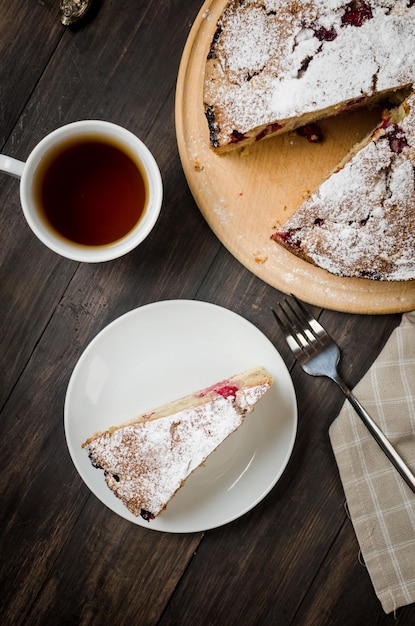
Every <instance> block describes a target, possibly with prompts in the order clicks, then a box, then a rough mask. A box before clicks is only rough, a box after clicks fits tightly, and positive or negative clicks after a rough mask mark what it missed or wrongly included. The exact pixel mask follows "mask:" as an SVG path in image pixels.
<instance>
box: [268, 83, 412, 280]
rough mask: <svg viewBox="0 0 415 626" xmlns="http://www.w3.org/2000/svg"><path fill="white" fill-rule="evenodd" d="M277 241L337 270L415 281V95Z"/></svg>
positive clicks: (358, 148)
mask: <svg viewBox="0 0 415 626" xmlns="http://www.w3.org/2000/svg"><path fill="white" fill-rule="evenodd" d="M337 170H338V171H336V172H334V173H333V174H332V175H331V176H330V177H329V178H328V179H326V180H325V181H324V182H323V183H322V184H321V185H320V187H319V188H318V189H317V190H316V191H315V192H314V193H313V194H312V195H311V196H310V198H308V199H307V200H306V201H305V202H304V204H303V205H302V206H301V207H300V208H299V209H297V211H296V212H295V213H294V215H293V217H291V219H289V220H288V221H287V222H285V223H284V224H283V227H282V228H281V229H279V230H278V232H276V233H275V234H274V235H273V236H272V238H273V239H274V240H275V241H276V242H277V243H279V244H281V245H283V246H284V247H285V248H287V249H288V250H289V251H290V252H293V253H294V254H296V255H297V256H299V257H301V258H303V259H304V260H306V261H308V262H310V263H313V264H314V265H317V266H319V267H321V268H323V269H325V270H327V271H329V272H331V273H332V274H335V275H338V276H344V277H358V278H371V279H374V280H385V281H386V280H388V281H405V280H414V279H415V94H414V95H411V96H409V97H408V99H407V100H406V101H405V102H404V103H403V104H402V105H401V106H400V107H397V108H395V109H393V110H392V111H388V112H385V114H384V120H383V122H382V124H380V125H379V126H378V128H377V129H376V130H375V131H374V132H373V133H371V134H370V135H369V136H368V137H367V138H366V139H365V140H364V141H363V142H362V143H360V144H359V145H357V146H355V148H354V150H353V152H352V154H351V155H349V156H348V157H347V158H346V159H345V162H344V163H342V164H340V165H339V166H338V168H337Z"/></svg>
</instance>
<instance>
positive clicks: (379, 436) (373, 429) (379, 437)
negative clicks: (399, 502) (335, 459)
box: [335, 378, 415, 493]
mask: <svg viewBox="0 0 415 626" xmlns="http://www.w3.org/2000/svg"><path fill="white" fill-rule="evenodd" d="M335 382H336V383H337V384H338V385H339V387H340V389H341V390H342V391H343V393H344V395H345V396H346V398H347V399H348V400H349V402H350V404H351V405H352V407H353V408H354V410H355V411H356V413H357V414H358V416H359V417H360V419H361V420H362V422H363V423H364V425H365V426H366V428H367V429H368V431H369V432H370V433H371V435H372V436H373V438H374V439H375V441H376V442H377V443H378V444H379V446H380V447H381V449H382V450H383V452H384V453H385V454H386V456H387V457H388V459H389V460H390V462H391V463H392V464H393V465H394V466H395V468H396V469H397V470H398V472H399V473H400V475H401V476H402V478H403V479H404V481H405V482H406V484H407V485H408V486H409V487H410V488H411V489H412V491H413V492H414V493H415V476H414V475H413V473H412V472H411V470H410V469H409V467H408V466H407V465H406V463H405V461H404V460H403V459H402V457H401V456H400V455H399V454H398V453H397V451H396V450H395V448H394V447H393V446H392V444H391V442H390V441H389V439H387V438H386V437H385V435H384V434H383V432H382V431H381V429H380V428H379V426H378V425H377V424H376V422H374V421H373V419H372V418H371V417H370V415H369V413H368V412H367V411H366V409H364V408H363V406H362V405H361V404H360V402H359V400H358V399H357V398H356V396H354V395H353V393H352V392H351V391H350V389H349V388H348V387H347V385H346V384H345V383H344V382H343V381H342V380H341V379H340V378H339V379H337V378H336V380H335Z"/></svg>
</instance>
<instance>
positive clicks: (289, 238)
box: [271, 229, 301, 250]
mask: <svg viewBox="0 0 415 626" xmlns="http://www.w3.org/2000/svg"><path fill="white" fill-rule="evenodd" d="M271 239H272V240H273V241H280V242H281V243H282V244H283V245H284V246H285V247H286V248H295V249H297V250H300V249H301V239H300V237H298V235H297V231H296V230H295V229H291V230H288V231H287V232H285V233H274V234H273V235H271Z"/></svg>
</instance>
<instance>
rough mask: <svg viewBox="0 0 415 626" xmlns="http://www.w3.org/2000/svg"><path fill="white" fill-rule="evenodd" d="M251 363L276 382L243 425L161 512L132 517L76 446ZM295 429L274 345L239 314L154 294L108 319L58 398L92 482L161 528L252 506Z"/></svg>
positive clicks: (179, 527)
mask: <svg viewBox="0 0 415 626" xmlns="http://www.w3.org/2000/svg"><path fill="white" fill-rule="evenodd" d="M257 365H263V366H264V367H265V368H266V369H267V370H268V371H269V373H270V374H272V375H273V376H274V379H275V381H274V384H273V386H272V387H271V389H270V390H269V391H268V392H267V393H266V394H265V396H264V397H263V398H262V399H261V400H260V401H259V403H258V404H257V406H256V408H255V411H254V412H253V413H252V414H250V415H248V416H247V417H246V419H245V423H244V424H243V426H242V427H241V428H239V429H238V430H237V431H236V432H235V433H233V434H232V435H231V436H230V437H229V438H228V439H227V440H225V441H224V442H223V443H222V444H221V445H220V446H219V448H218V449H217V450H216V451H215V452H214V453H213V454H212V455H211V456H210V457H209V458H208V459H207V461H206V463H205V464H204V465H203V466H201V467H200V468H198V469H197V470H196V471H195V472H194V473H193V474H192V475H191V476H190V477H189V478H188V480H187V481H186V483H185V485H184V486H183V487H182V488H181V489H180V490H179V491H178V493H177V494H176V495H175V496H174V498H173V499H172V500H171V502H170V503H169V504H168V506H167V508H166V509H165V510H164V511H163V512H162V513H161V514H160V515H159V516H158V517H156V518H155V519H154V520H152V521H150V522H146V521H145V520H143V519H142V518H141V517H135V516H134V515H132V513H130V512H129V511H128V509H127V508H126V507H125V506H124V505H123V504H122V502H121V501H120V500H119V499H118V498H117V497H116V496H115V495H114V494H113V493H112V491H111V490H110V489H109V488H108V487H107V485H106V483H105V480H104V476H103V472H102V471H101V470H97V469H95V468H94V467H93V466H92V465H91V463H90V461H89V458H88V455H87V453H86V451H85V450H84V449H83V448H81V444H82V443H83V442H84V441H85V440H86V439H88V437H91V436H92V435H93V434H94V433H95V432H96V431H100V430H106V429H107V428H108V427H109V426H114V425H117V424H120V423H123V422H125V421H127V420H129V419H132V418H133V417H134V416H136V415H139V414H141V413H145V412H148V411H150V410H151V409H154V408H156V407H157V406H160V405H162V404H164V403H166V402H169V401H171V400H175V399H177V398H180V397H182V396H185V395H187V394H188V393H192V392H193V391H197V390H199V389H203V388H205V387H208V386H210V385H212V384H214V383H216V382H218V381H220V380H222V379H225V378H227V377H229V376H232V375H234V374H238V373H240V372H242V371H243V370H245V369H248V368H250V367H255V366H257ZM296 432H297V403H296V398H295V392H294V387H293V384H292V380H291V377H290V375H289V373H288V370H287V368H286V366H285V364H284V361H283V360H282V358H281V356H280V355H279V353H278V352H277V350H276V349H275V347H274V346H273V344H272V343H271V342H270V341H269V340H268V339H267V338H266V337H265V336H264V335H263V334H262V333H261V331H259V330H258V328H256V327H255V326H254V325H253V324H251V323H250V322H248V321H247V320H246V319H244V318H242V317H240V316H239V315H237V314H236V313H233V312H232V311H229V310H227V309H224V308H222V307H219V306H216V305H213V304H208V303H206V302H200V301H194V300H166V301H162V302H156V303H153V304H149V305H146V306H143V307H140V308H138V309H135V310H133V311H130V312H129V313H126V314H125V315H123V316H122V317H120V318H118V319H117V320H115V321H114V322H112V323H111V324H109V325H108V326H107V327H106V328H104V329H103V330H102V331H101V332H100V333H99V334H98V335H97V336H96V337H95V339H93V341H92V342H91V343H90V344H89V346H88V347H87V348H86V350H85V351H84V353H83V354H82V356H81V358H80V359H79V361H78V363H77V364H76V366H75V369H74V371H73V373H72V376H71V379H70V381H69V385H68V390H67V394H66V400H65V434H66V440H67V445H68V448H69V452H70V455H71V457H72V460H73V462H74V464H75V467H76V469H77V470H78V472H79V474H80V476H81V477H82V479H83V480H84V482H85V483H86V485H87V486H88V487H89V489H90V490H91V491H92V492H93V493H94V494H95V495H96V496H97V497H98V498H99V499H100V500H101V501H102V502H103V503H104V504H106V505H107V506H108V507H109V508H110V509H111V510H112V511H114V512H115V513H118V515H121V517H124V518H125V519H127V520H129V521H131V522H133V523H135V524H139V525H140V526H144V527H145V528H150V529H153V530H158V531H165V532H174V533H190V532H200V531H204V530H208V529H210V528H215V527H217V526H221V525H223V524H226V523H228V522H230V521H232V520H234V519H236V518H237V517H239V516H241V515H243V514H244V513H246V512H247V511H249V510H250V509H252V507H254V506H255V505H256V504H257V503H258V502H260V500H262V498H264V496H265V495H266V494H267V493H268V492H269V491H270V490H271V489H272V487H273V486H274V485H275V483H276V482H277V480H278V479H279V477H280V476H281V474H282V472H283V470H284V468H285V466H286V465H287V463H288V460H289V458H290V455H291V452H292V449H293V446H294V441H295V436H296Z"/></svg>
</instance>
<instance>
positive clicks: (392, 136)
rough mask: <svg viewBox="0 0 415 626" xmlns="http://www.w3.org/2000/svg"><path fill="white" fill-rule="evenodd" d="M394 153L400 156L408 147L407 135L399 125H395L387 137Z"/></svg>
mask: <svg viewBox="0 0 415 626" xmlns="http://www.w3.org/2000/svg"><path fill="white" fill-rule="evenodd" d="M386 137H387V139H388V141H389V146H390V149H391V150H392V152H395V153H396V154H400V153H401V152H402V150H403V149H404V148H406V147H407V146H408V141H407V139H406V137H405V133H404V131H403V130H402V128H401V127H400V126H398V124H394V125H393V127H392V129H391V130H390V131H389V132H388V134H387V135H386Z"/></svg>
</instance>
